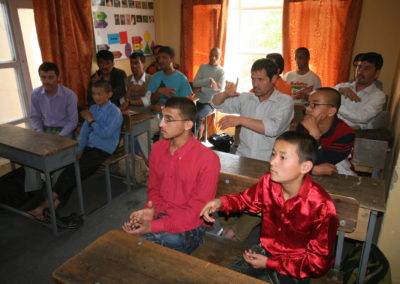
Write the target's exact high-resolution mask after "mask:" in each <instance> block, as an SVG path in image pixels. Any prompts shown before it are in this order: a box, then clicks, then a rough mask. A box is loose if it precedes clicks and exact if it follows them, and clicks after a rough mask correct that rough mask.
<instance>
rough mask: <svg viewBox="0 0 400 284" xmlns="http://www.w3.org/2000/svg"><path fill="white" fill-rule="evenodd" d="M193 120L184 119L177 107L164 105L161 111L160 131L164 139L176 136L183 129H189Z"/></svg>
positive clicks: (182, 132)
mask: <svg viewBox="0 0 400 284" xmlns="http://www.w3.org/2000/svg"><path fill="white" fill-rule="evenodd" d="M192 127H193V122H192V121H190V120H186V119H185V118H184V117H183V116H182V115H181V112H180V110H179V109H176V108H169V107H166V108H164V109H163V111H162V119H161V120H160V128H161V129H160V133H161V135H162V137H163V138H164V139H173V138H178V137H179V136H181V135H183V134H184V133H185V131H187V130H191V129H192Z"/></svg>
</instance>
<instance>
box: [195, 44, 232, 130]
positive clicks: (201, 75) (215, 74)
mask: <svg viewBox="0 0 400 284" xmlns="http://www.w3.org/2000/svg"><path fill="white" fill-rule="evenodd" d="M220 59H221V49H219V48H217V47H214V48H212V49H211V50H210V55H209V62H208V64H201V65H200V68H199V71H198V72H197V74H196V76H195V77H194V81H193V87H194V92H195V94H196V95H197V97H198V98H199V101H198V102H197V104H196V106H197V120H196V130H198V129H199V127H200V123H201V121H202V119H203V118H205V117H206V116H208V115H209V114H210V113H212V111H213V110H214V108H213V107H212V106H211V104H210V102H211V99H212V97H213V96H214V95H215V94H217V93H219V92H220V91H221V90H223V89H224V88H225V72H224V68H222V67H221V66H220V65H219V63H220ZM196 136H197V133H196Z"/></svg>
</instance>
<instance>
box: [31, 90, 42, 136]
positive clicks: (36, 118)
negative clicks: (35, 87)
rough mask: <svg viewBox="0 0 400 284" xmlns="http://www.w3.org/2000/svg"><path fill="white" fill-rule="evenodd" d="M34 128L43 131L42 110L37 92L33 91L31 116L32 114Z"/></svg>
mask: <svg viewBox="0 0 400 284" xmlns="http://www.w3.org/2000/svg"><path fill="white" fill-rule="evenodd" d="M30 120H31V124H32V128H33V130H35V131H40V132H43V117H42V113H41V111H40V106H39V102H38V98H37V94H36V93H32V96H31V116H30Z"/></svg>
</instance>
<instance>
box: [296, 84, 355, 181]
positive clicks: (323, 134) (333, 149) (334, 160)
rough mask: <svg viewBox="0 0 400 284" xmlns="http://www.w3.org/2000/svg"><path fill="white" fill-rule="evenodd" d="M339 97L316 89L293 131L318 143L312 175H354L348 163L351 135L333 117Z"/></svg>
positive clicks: (327, 91)
mask: <svg viewBox="0 0 400 284" xmlns="http://www.w3.org/2000/svg"><path fill="white" fill-rule="evenodd" d="M340 97H341V95H340V94H339V92H338V91H336V90H335V89H332V88H319V89H317V90H316V92H314V93H313V94H311V95H310V97H309V99H308V102H307V103H306V104H305V105H306V115H305V117H304V119H303V120H302V121H301V122H300V124H299V125H298V127H297V131H299V132H307V133H309V134H310V135H311V136H312V137H314V138H315V139H316V140H317V141H318V143H319V148H318V155H317V160H316V162H315V165H314V167H313V169H312V174H313V175H332V174H336V173H339V174H344V175H355V173H354V172H353V170H352V165H351V164H350V162H349V160H348V157H349V156H350V154H351V152H352V150H353V146H354V139H355V135H354V132H353V130H352V129H351V127H350V126H348V125H347V124H346V123H345V122H344V121H343V120H341V119H339V118H338V117H337V113H338V111H339V110H340Z"/></svg>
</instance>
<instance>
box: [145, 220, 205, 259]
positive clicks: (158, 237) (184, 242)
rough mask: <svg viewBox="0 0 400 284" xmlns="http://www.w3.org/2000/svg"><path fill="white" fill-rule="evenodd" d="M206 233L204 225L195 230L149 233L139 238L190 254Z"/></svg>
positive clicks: (201, 241)
mask: <svg viewBox="0 0 400 284" xmlns="http://www.w3.org/2000/svg"><path fill="white" fill-rule="evenodd" d="M205 231H206V228H205V226H204V225H201V226H200V227H197V228H196V229H193V230H190V231H186V232H181V233H167V232H158V233H149V234H145V235H142V236H140V237H141V238H142V239H145V240H147V241H150V242H152V243H156V244H159V245H162V246H164V247H168V248H171V249H174V250H177V251H180V252H183V253H186V254H191V253H192V252H193V251H194V250H195V249H196V248H198V246H199V245H201V244H202V243H203V242H204V241H203V236H204V233H205Z"/></svg>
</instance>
